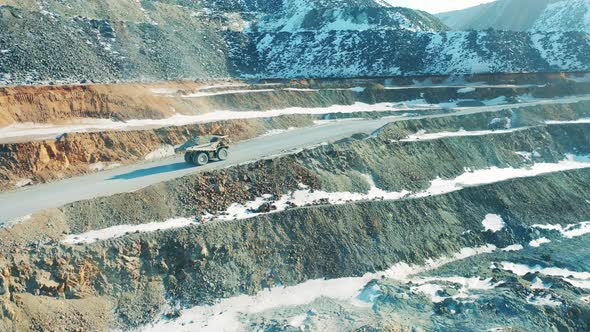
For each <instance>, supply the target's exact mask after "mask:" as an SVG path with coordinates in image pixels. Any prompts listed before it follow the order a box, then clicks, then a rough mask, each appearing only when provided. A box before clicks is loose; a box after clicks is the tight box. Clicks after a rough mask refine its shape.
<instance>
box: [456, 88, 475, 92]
mask: <svg viewBox="0 0 590 332" xmlns="http://www.w3.org/2000/svg"><path fill="white" fill-rule="evenodd" d="M473 91H476V89H475V88H472V87H467V88H461V89H459V90H457V93H469V92H473Z"/></svg>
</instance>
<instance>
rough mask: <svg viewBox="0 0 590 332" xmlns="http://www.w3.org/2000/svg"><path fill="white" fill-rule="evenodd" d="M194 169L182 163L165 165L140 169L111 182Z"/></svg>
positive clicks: (114, 178)
mask: <svg viewBox="0 0 590 332" xmlns="http://www.w3.org/2000/svg"><path fill="white" fill-rule="evenodd" d="M192 167H195V166H194V165H191V164H187V163H185V162H180V163H175V164H170V165H163V166H156V167H150V168H144V169H138V170H135V171H133V172H129V173H125V174H119V175H116V176H113V177H112V178H110V179H109V180H132V179H136V178H141V177H144V176H151V175H155V174H161V173H168V172H175V171H180V170H183V169H187V168H192Z"/></svg>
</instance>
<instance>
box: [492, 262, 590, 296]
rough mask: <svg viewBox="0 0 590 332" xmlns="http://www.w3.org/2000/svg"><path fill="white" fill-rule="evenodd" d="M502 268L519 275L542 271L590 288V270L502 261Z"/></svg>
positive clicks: (578, 285)
mask: <svg viewBox="0 0 590 332" xmlns="http://www.w3.org/2000/svg"><path fill="white" fill-rule="evenodd" d="M501 265H502V268H503V269H504V270H506V271H510V272H512V273H514V274H516V275H518V276H524V275H525V274H527V273H540V274H543V275H546V276H552V277H561V278H562V279H563V280H564V281H566V282H568V283H570V284H572V285H573V286H575V287H578V288H585V289H590V272H577V271H571V270H568V269H561V268H557V267H542V266H540V265H535V266H528V265H525V264H517V263H512V262H502V263H501Z"/></svg>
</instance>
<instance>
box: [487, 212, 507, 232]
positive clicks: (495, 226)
mask: <svg viewBox="0 0 590 332" xmlns="http://www.w3.org/2000/svg"><path fill="white" fill-rule="evenodd" d="M481 223H482V225H483V227H484V229H485V230H486V231H491V232H492V233H496V232H497V231H500V230H502V229H503V228H504V226H506V224H505V223H504V220H503V219H502V217H501V216H499V215H497V214H487V215H486V218H485V219H484V220H483V221H482V222H481Z"/></svg>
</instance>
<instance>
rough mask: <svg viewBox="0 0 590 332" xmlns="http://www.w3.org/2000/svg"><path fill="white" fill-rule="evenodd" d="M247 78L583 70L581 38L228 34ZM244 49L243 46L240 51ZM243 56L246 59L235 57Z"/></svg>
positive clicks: (589, 60) (586, 60)
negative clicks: (247, 51)
mask: <svg viewBox="0 0 590 332" xmlns="http://www.w3.org/2000/svg"><path fill="white" fill-rule="evenodd" d="M233 38H235V39H234V40H233V41H232V40H231V38H230V39H229V40H230V42H229V44H230V45H231V47H230V49H231V53H232V58H233V59H234V66H235V71H236V72H237V73H238V75H241V76H242V75H243V76H247V77H342V76H345V77H354V76H391V75H432V74H453V73H466V74H469V73H498V72H535V71H542V72H547V71H585V70H590V39H588V38H587V35H585V34H583V33H576V32H570V33H547V34H541V33H538V34H530V33H526V32H502V31H486V32H475V31H471V32H420V33H415V32H411V31H407V30H389V31H382V30H377V31H374V30H367V31H332V32H329V33H328V32H322V33H313V32H298V33H262V34H248V35H246V36H244V35H234V36H233ZM245 45H247V46H245ZM245 50H249V52H250V53H249V54H248V56H243V54H244V51H245Z"/></svg>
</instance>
